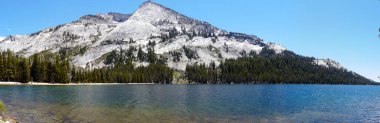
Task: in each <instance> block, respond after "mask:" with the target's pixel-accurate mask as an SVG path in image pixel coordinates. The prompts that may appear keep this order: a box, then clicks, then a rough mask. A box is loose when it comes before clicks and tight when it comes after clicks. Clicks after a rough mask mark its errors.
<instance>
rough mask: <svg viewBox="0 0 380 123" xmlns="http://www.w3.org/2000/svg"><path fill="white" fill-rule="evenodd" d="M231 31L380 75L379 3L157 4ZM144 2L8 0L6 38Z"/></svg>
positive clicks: (244, 0)
mask: <svg viewBox="0 0 380 123" xmlns="http://www.w3.org/2000/svg"><path fill="white" fill-rule="evenodd" d="M155 1H156V2H157V3H160V4H163V5H165V6H167V7H169V8H172V9H174V10H176V11H178V12H180V13H182V14H184V15H187V16H190V17H193V18H196V19H199V20H203V21H207V22H209V23H211V24H213V25H215V26H217V27H219V28H221V29H225V30H228V31H235V32H242V33H247V34H254V35H257V36H259V37H260V38H263V39H264V40H265V41H269V42H274V43H278V44H281V45H283V46H285V47H287V48H288V49H289V50H292V51H294V52H296V53H298V54H301V55H305V56H314V57H317V58H330V59H333V60H335V61H338V62H339V63H341V64H342V65H343V66H345V67H346V68H348V69H349V70H353V71H355V72H358V73H359V74H361V75H364V76H366V77H368V78H370V79H373V80H375V81H379V79H378V78H377V77H378V76H379V75H380V47H379V46H380V39H379V38H378V34H379V33H378V30H379V27H380V1H379V0H155ZM142 2H144V0H2V1H1V2H0V3H1V7H0V15H1V19H0V36H8V35H12V34H30V33H33V32H37V31H39V30H41V29H44V28H47V27H51V26H56V25H58V24H63V23H67V22H71V21H73V20H76V19H78V18H79V17H80V16H83V15H86V14H97V13H107V12H120V13H133V12H134V11H135V10H136V9H137V8H138V6H139V5H140V4H141V3H142Z"/></svg>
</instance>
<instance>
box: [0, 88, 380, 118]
mask: <svg viewBox="0 0 380 123" xmlns="http://www.w3.org/2000/svg"><path fill="white" fill-rule="evenodd" d="M0 99H1V100H2V101H3V102H4V103H5V104H6V106H7V110H8V115H9V116H10V117H16V118H17V119H19V120H20V121H21V122H24V123H25V122H49V123H50V122H74V123H75V122H101V123H102V122H104V123H105V122H107V123H111V122H281V123H282V122H376V121H380V86H346V85H107V86H106V85H104V86H89V85H87V86H0Z"/></svg>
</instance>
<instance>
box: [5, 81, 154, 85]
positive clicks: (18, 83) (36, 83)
mask: <svg viewBox="0 0 380 123" xmlns="http://www.w3.org/2000/svg"><path fill="white" fill-rule="evenodd" d="M152 84H155V83H67V84H63V83H46V82H29V83H21V82H1V81H0V85H30V86H46V85H50V86H78V85H152Z"/></svg>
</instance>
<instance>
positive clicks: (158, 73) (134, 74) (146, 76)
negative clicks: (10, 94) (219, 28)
mask: <svg viewBox="0 0 380 123" xmlns="http://www.w3.org/2000/svg"><path fill="white" fill-rule="evenodd" d="M172 76H173V70H172V69H170V68H169V67H167V66H166V65H165V64H160V63H151V64H150V65H148V66H146V67H144V66H140V67H137V68H135V67H134V65H133V64H132V63H131V62H130V61H129V62H125V63H119V64H116V65H112V66H110V67H103V68H99V69H83V68H75V67H73V66H72V65H70V63H69V61H68V60H67V58H64V57H60V55H54V54H47V55H46V54H43V55H42V54H35V55H33V56H31V57H30V58H23V57H20V56H18V55H16V54H15V53H13V52H11V51H4V52H0V81H15V82H23V83H27V82H30V81H33V82H47V83H70V82H71V83H86V82H91V83H106V82H111V83H113V82H118V83H152V82H154V83H171V81H172Z"/></svg>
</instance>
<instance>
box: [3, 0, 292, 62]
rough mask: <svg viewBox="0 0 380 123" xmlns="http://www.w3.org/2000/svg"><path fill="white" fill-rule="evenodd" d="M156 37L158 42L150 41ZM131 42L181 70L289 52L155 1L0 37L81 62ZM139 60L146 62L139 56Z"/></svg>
mask: <svg viewBox="0 0 380 123" xmlns="http://www.w3.org/2000/svg"><path fill="white" fill-rule="evenodd" d="M0 40H1V39H0ZM152 42H154V46H152V45H149V44H150V43H152ZM131 47H133V48H142V50H143V51H144V52H147V50H148V47H151V48H153V49H154V52H155V53H156V54H158V55H160V56H161V57H165V58H167V63H168V65H169V66H170V67H172V68H175V69H178V70H184V69H185V67H186V64H192V63H206V64H208V63H210V62H212V61H214V62H215V63H216V64H217V65H218V64H219V63H220V62H221V61H223V60H224V59H226V58H238V57H240V56H242V53H256V54H258V53H260V52H261V50H262V49H263V48H264V47H268V48H270V49H273V50H274V51H275V52H276V54H282V53H283V52H284V51H287V49H286V48H284V47H282V46H280V45H277V44H274V43H267V42H264V41H263V40H262V39H260V38H258V37H257V36H254V35H247V34H241V33H233V32H228V31H225V30H222V29H219V28H217V27H214V26H212V25H211V24H209V23H207V22H203V21H199V20H196V19H193V18H190V17H187V16H185V15H182V14H180V13H178V12H176V11H174V10H172V9H169V8H167V7H164V6H162V5H160V4H157V3H154V2H151V1H148V2H145V3H143V4H142V5H141V6H140V7H139V8H138V9H137V10H136V11H135V12H134V13H133V14H120V13H107V14H98V15H86V16H83V17H81V18H80V19H79V20H76V21H73V22H71V23H67V24H63V25H58V26H56V27H51V28H48V29H44V30H42V31H40V32H36V33H33V34H30V35H13V36H9V37H7V38H5V39H3V40H1V41H0V49H1V50H7V49H10V50H12V51H14V52H17V53H18V54H21V55H24V56H31V55H33V54H35V53H39V52H42V51H46V50H47V51H51V52H59V50H61V49H63V48H64V49H68V50H70V52H72V54H73V55H72V56H71V58H72V63H73V64H75V65H76V66H80V67H86V66H87V67H101V66H104V65H105V64H104V63H103V62H102V61H104V56H105V55H106V54H108V53H110V52H111V51H114V50H120V49H123V50H127V49H129V48H131ZM188 53H191V54H192V55H188ZM134 55H135V56H136V55H137V53H134ZM135 64H137V65H141V64H147V63H144V62H139V61H135Z"/></svg>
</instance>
